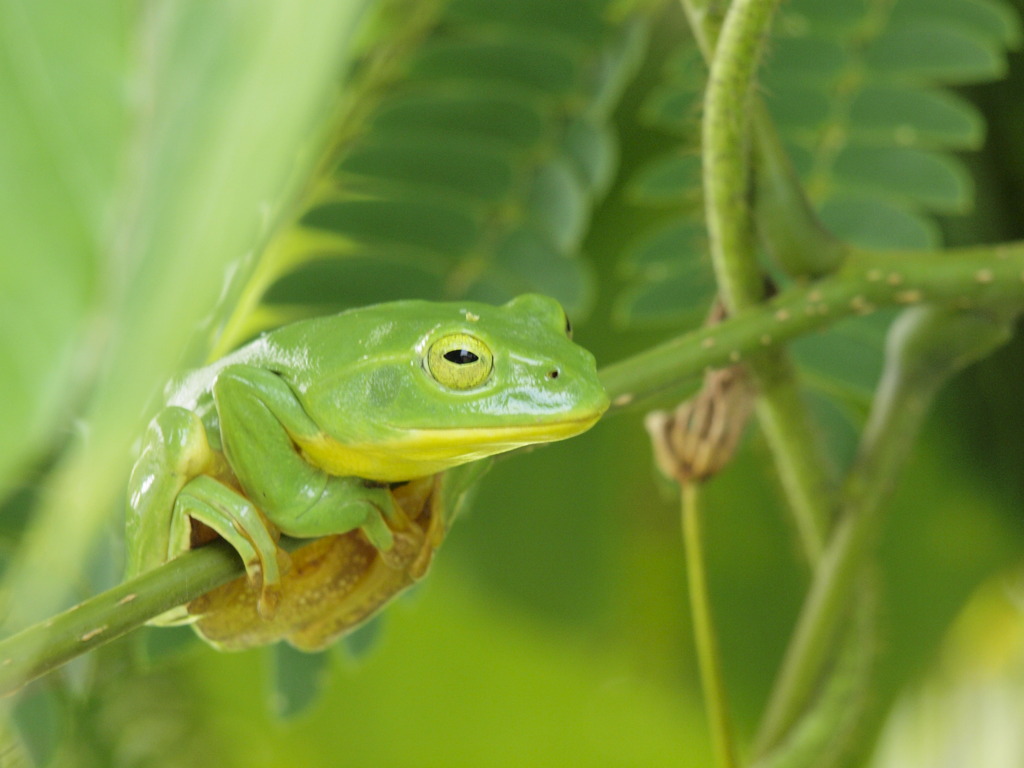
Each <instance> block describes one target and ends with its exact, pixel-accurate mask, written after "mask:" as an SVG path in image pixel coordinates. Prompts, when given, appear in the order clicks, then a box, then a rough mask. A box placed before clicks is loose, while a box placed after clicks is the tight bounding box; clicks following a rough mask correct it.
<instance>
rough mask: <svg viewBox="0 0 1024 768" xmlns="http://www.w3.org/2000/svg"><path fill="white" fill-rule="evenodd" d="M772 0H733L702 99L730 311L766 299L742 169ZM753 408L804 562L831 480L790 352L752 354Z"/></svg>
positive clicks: (714, 233)
mask: <svg viewBox="0 0 1024 768" xmlns="http://www.w3.org/2000/svg"><path fill="white" fill-rule="evenodd" d="M776 5H777V0H734V1H733V3H732V5H730V7H729V12H728V14H727V15H726V17H725V22H724V24H723V25H722V28H721V32H720V34H719V36H718V42H717V45H716V46H715V54H714V57H713V59H712V61H711V68H710V73H709V76H708V87H707V92H706V95H705V102H704V122H703V158H704V195H705V202H706V205H705V208H706V210H705V214H706V219H707V227H708V236H709V243H710V246H711V262H712V264H713V265H714V268H715V275H716V277H717V281H718V289H719V292H720V294H721V296H722V300H723V302H724V303H725V305H726V307H727V308H728V310H729V311H730V312H732V313H735V312H737V311H740V310H743V309H746V308H748V307H752V306H754V305H756V304H758V303H760V302H761V301H762V300H763V299H764V293H765V286H764V278H763V275H762V271H761V267H760V265H759V263H758V260H757V250H756V245H755V236H754V235H755V229H754V220H753V215H752V212H751V210H750V202H751V199H752V190H751V183H750V180H751V176H750V168H749V151H748V150H749V143H750V113H751V106H752V92H753V84H754V81H755V75H756V73H757V66H758V62H759V60H760V53H761V47H762V43H763V40H764V39H765V37H766V33H767V30H768V26H769V25H770V23H771V17H772V13H773V12H774V10H775V7H776ZM750 370H751V373H752V374H753V378H754V380H755V382H756V384H757V389H758V395H759V397H758V404H757V412H758V419H759V422H760V424H761V428H762V430H763V431H764V434H765V438H766V440H767V442H768V445H769V447H770V448H771V452H772V457H773V458H774V460H775V466H776V469H777V471H778V475H779V479H780V481H781V484H782V488H783V490H784V491H785V494H786V498H787V500H788V502H789V508H790V510H791V512H792V515H793V518H794V524H795V526H796V529H797V531H798V534H799V537H800V540H801V543H802V545H803V549H804V553H805V556H806V557H807V559H808V561H809V562H810V563H812V564H813V563H816V562H817V559H818V557H819V556H820V554H821V548H822V546H823V543H824V541H825V535H826V531H827V530H828V524H829V518H830V515H831V490H832V486H833V481H832V478H831V477H830V476H829V465H828V464H827V463H826V462H825V461H824V460H823V458H822V457H823V456H824V452H823V451H822V450H821V446H820V445H818V437H817V433H816V431H815V430H814V429H813V428H812V425H811V419H810V415H809V414H808V412H807V409H806V407H805V405H804V403H803V401H802V399H801V395H800V391H799V386H798V383H797V377H796V371H795V366H794V365H793V363H792V361H791V360H790V359H789V355H788V353H787V352H786V351H785V350H784V349H782V348H781V347H773V348H772V350H770V351H768V352H766V354H764V355H763V356H759V357H757V358H755V359H753V360H751V361H750Z"/></svg>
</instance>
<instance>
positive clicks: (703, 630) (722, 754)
mask: <svg viewBox="0 0 1024 768" xmlns="http://www.w3.org/2000/svg"><path fill="white" fill-rule="evenodd" d="M680 489H681V491H682V525H683V546H684V548H685V550H686V577H687V586H688V587H689V594H690V613H691V615H692V616H693V637H694V643H695V645H696V646H697V663H698V665H699V666H700V678H701V683H702V686H703V688H704V702H705V706H706V707H707V712H708V720H709V722H710V725H711V733H712V737H713V740H714V747H715V755H716V758H717V761H718V764H719V765H720V766H722V767H723V768H735V766H736V749H735V746H734V745H733V740H732V728H731V726H730V724H729V708H728V704H727V697H726V694H725V683H724V682H723V679H722V663H721V660H720V658H719V655H718V642H717V641H716V639H715V628H714V621H713V620H712V618H711V603H710V600H709V599H708V585H707V571H706V569H705V566H704V545H703V543H702V534H701V522H700V489H699V486H698V485H697V484H696V483H681V484H680Z"/></svg>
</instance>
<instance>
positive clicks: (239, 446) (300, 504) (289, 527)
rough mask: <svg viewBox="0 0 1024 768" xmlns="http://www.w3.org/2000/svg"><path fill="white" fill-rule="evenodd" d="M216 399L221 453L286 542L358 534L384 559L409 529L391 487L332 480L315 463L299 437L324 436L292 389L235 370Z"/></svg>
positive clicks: (224, 374)
mask: <svg viewBox="0 0 1024 768" xmlns="http://www.w3.org/2000/svg"><path fill="white" fill-rule="evenodd" d="M213 397H214V401H215V402H216V404H217V413H218V414H219V416H220V427H221V439H222V442H223V447H224V452H225V455H226V456H227V458H228V462H229V463H230V464H231V467H232V469H233V470H234V472H235V476H236V477H237V478H238V481H239V483H240V484H241V486H242V488H243V490H244V491H245V493H246V495H247V496H248V497H249V498H250V499H252V500H253V501H254V502H255V503H256V504H257V505H258V506H259V508H260V509H261V510H262V511H263V512H264V514H266V516H267V517H268V518H269V519H270V520H271V522H273V523H274V525H276V526H277V527H278V529H280V530H281V531H282V532H283V533H286V534H288V535H289V536H296V537H300V538H307V537H316V536H326V535H329V534H340V533H346V532H348V531H351V530H354V529H356V528H359V529H360V530H362V532H363V533H364V534H365V536H366V538H367V539H369V541H370V543H372V544H373V545H374V546H375V547H376V548H377V549H378V550H380V552H381V554H382V556H383V557H384V558H385V560H388V559H389V552H390V550H391V549H392V548H393V546H394V533H393V532H392V529H391V528H390V527H389V526H388V524H387V523H386V522H385V519H388V520H391V521H392V522H393V525H394V527H395V528H396V529H397V530H401V529H402V528H404V527H407V526H408V521H407V519H406V518H405V515H404V513H403V512H402V510H401V509H400V508H399V507H398V505H397V504H396V503H395V500H394V497H393V496H392V495H391V491H390V490H389V489H388V488H383V487H373V486H371V485H369V484H368V483H367V482H366V481H364V480H361V479H359V478H354V477H337V476H334V475H330V474H328V473H327V472H325V471H324V470H322V469H320V468H319V467H316V466H313V465H312V464H310V463H309V462H308V461H307V460H306V459H305V457H303V456H302V455H301V454H300V453H299V451H298V449H297V448H296V446H295V438H300V437H301V438H312V437H314V436H316V435H318V434H320V428H319V426H318V425H317V424H316V423H315V422H314V421H313V420H312V419H311V418H310V417H309V415H308V414H307V413H306V411H305V410H304V409H303V408H302V405H301V403H299V401H298V400H297V399H296V397H295V394H294V392H292V390H291V388H290V387H289V386H288V384H287V383H286V382H285V381H284V380H283V379H282V378H281V377H280V376H278V375H277V374H275V373H273V372H272V371H269V370H266V369H263V368H257V367H253V366H246V365H232V366H228V367H227V368H225V369H224V370H223V371H221V373H220V374H219V375H218V377H217V381H216V383H215V384H214V387H213Z"/></svg>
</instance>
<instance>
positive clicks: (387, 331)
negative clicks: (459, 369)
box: [167, 302, 429, 410]
mask: <svg viewBox="0 0 1024 768" xmlns="http://www.w3.org/2000/svg"><path fill="white" fill-rule="evenodd" d="M420 304H423V305H424V306H429V304H428V303H427V302H398V303H392V304H378V305H375V306H371V307H362V308H359V309H353V310H349V311H347V312H341V313H339V314H337V315H329V316H326V317H316V318H310V319H308V320H299V321H297V322H294V323H290V324H289V325H285V326H282V327H281V328H278V329H276V330H273V331H269V332H267V333H264V334H263V335H261V336H259V337H258V338H256V339H253V340H252V341H251V342H249V343H248V344H246V345H244V346H242V347H239V348H238V349H236V350H235V351H234V352H231V353H230V354H228V355H226V356H224V357H222V358H221V359H219V360H217V361H215V362H213V363H210V364H209V365H207V366H205V367H203V368H199V369H196V370H194V371H191V372H190V373H188V374H186V375H185V376H184V377H182V378H181V379H179V380H177V381H176V382H174V383H173V385H172V386H171V387H170V390H169V393H168V397H167V402H168V404H169V405H177V406H181V407H183V408H188V409H189V410H194V409H195V408H196V407H197V405H198V404H200V403H202V402H203V401H204V400H207V399H208V398H209V397H210V396H211V393H212V391H213V385H214V382H215V381H216V380H217V376H218V375H219V374H220V372H221V371H222V370H224V369H225V368H227V367H228V366H230V365H250V366H253V367H257V368H264V369H266V370H271V371H274V372H275V373H279V374H281V375H282V376H283V377H284V378H285V379H286V380H287V381H289V383H291V384H292V385H293V386H298V387H299V388H300V389H301V388H302V385H303V383H308V382H311V381H314V380H316V379H317V377H319V376H321V375H322V374H323V372H324V371H325V370H338V369H339V368H344V367H346V366H349V365H354V364H356V363H357V362H359V361H361V360H367V359H369V358H371V357H375V356H379V355H380V354H381V353H382V352H384V351H386V350H388V349H392V348H394V349H399V348H403V347H404V348H407V345H408V344H409V342H410V339H414V338H415V337H416V336H417V335H419V333H421V330H420V329H418V328H416V327H414V324H411V323H408V322H404V323H403V322H402V314H403V313H402V312H398V313H396V312H395V309H396V308H398V307H399V306H400V307H402V308H406V307H408V306H409V305H420ZM406 337H409V338H406Z"/></svg>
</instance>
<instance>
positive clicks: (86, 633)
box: [0, 543, 245, 696]
mask: <svg viewBox="0 0 1024 768" xmlns="http://www.w3.org/2000/svg"><path fill="white" fill-rule="evenodd" d="M243 573H245V569H244V568H243V567H242V561H241V559H239V557H238V555H237V554H236V553H235V551H234V550H233V549H231V547H230V546H229V545H227V544H226V543H216V544H211V545H209V546H206V547H202V548H200V549H196V550H193V551H191V552H188V553H186V554H184V555H182V556H181V557H179V558H177V559H175V560H172V561H171V562H169V563H167V564H165V565H162V566H161V567H159V568H157V569H155V570H152V571H150V572H148V573H144V574H142V575H141V576H139V577H138V578H135V579H132V580H131V581H127V582H125V583H124V584H120V585H118V586H116V587H114V588H113V589H110V590H107V591H106V592H103V593H102V594H99V595H96V597H93V598H91V599H89V600H86V601H85V602H84V603H80V604H78V605H76V606H74V607H73V608H70V609H68V610H67V611H65V612H64V613H61V614H59V615H57V616H54V617H53V618H51V619H47V620H46V621H42V622H40V623H38V624H34V625H32V626H31V627H28V628H27V629H24V630H22V631H21V632H19V633H17V634H16V635H12V636H11V637H8V638H6V639H4V640H3V641H0V696H5V695H7V694H10V693H12V692H13V691H16V690H17V689H18V688H20V687H21V686H23V685H25V684H26V683H28V682H30V681H32V680H34V679H35V678H37V677H40V676H42V675H45V674H46V673H47V672H50V671H51V670H53V669H56V668H57V667H59V666H60V665H61V664H64V663H65V662H67V661H70V660H71V659H73V658H75V657H76V656H80V655H81V654H83V653H85V652H86V651H89V650H92V649H93V648H96V647H97V646H100V645H103V644H104V643H108V642H110V641H111V640H114V639H116V638H118V637H121V636H122V635H124V634H126V633H127V632H130V631H131V630H133V629H135V628H136V627H139V626H141V625H142V624H144V623H145V622H146V621H148V620H149V619H152V618H154V617H156V616H159V615H160V614H161V613H164V612H165V611H167V610H169V609H171V608H174V607H175V606H177V605H181V604H182V603H186V602H189V601H191V600H194V599H195V598H197V597H199V595H201V594H203V593H204V592H209V591H210V590H211V589H214V588H215V587H219V586H220V585H221V584H225V583H227V582H228V581H230V580H231V579H234V578H237V577H238V576H241V575H242V574H243Z"/></svg>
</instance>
